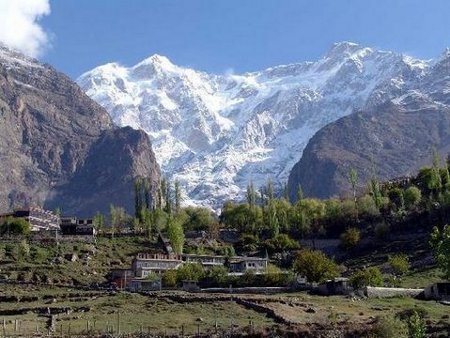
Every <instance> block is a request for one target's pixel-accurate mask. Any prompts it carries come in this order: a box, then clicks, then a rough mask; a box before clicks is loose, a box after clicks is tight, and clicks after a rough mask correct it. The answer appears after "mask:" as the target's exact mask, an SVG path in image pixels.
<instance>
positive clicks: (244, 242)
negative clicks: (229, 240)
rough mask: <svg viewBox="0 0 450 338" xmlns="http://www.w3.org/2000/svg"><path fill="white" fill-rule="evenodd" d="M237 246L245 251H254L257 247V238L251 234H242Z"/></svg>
mask: <svg viewBox="0 0 450 338" xmlns="http://www.w3.org/2000/svg"><path fill="white" fill-rule="evenodd" d="M239 245H240V246H241V247H242V249H244V250H245V251H255V250H256V249H257V248H258V246H259V238H258V236H256V235H252V234H242V236H241V238H240V240H239Z"/></svg>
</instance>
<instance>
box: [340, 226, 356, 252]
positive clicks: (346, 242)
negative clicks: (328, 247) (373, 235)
mask: <svg viewBox="0 0 450 338" xmlns="http://www.w3.org/2000/svg"><path fill="white" fill-rule="evenodd" d="M360 240H361V232H360V231H359V229H356V228H348V229H347V230H345V232H344V233H342V234H341V245H342V247H343V248H345V249H351V248H354V247H355V246H357V245H358V243H359V241H360Z"/></svg>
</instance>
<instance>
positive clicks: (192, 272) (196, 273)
mask: <svg viewBox="0 0 450 338" xmlns="http://www.w3.org/2000/svg"><path fill="white" fill-rule="evenodd" d="M176 271H177V282H182V281H184V280H191V281H196V282H198V281H199V280H200V279H202V278H203V277H205V272H204V271H203V267H202V266H201V265H200V264H198V263H187V264H184V265H183V266H182V267H180V268H178V270H176Z"/></svg>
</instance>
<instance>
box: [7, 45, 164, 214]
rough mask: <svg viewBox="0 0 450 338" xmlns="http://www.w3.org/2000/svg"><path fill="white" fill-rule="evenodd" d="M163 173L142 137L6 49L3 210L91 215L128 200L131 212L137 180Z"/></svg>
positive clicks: (61, 78)
mask: <svg viewBox="0 0 450 338" xmlns="http://www.w3.org/2000/svg"><path fill="white" fill-rule="evenodd" d="M107 142H108V143H111V144H113V146H109V145H107V144H106V143H107ZM158 170H159V169H158V165H157V163H156V161H155V158H154V154H153V152H152V150H151V146H150V144H149V140H148V138H147V137H146V136H144V135H142V132H139V131H135V130H132V129H131V128H125V129H116V127H114V126H113V123H112V121H111V118H110V117H109V115H108V113H107V112H106V111H105V110H104V109H103V108H102V107H101V106H99V105H98V104H97V103H95V102H94V101H92V100H91V99H90V98H89V97H88V96H86V95H85V94H84V92H83V91H82V90H81V89H80V88H79V87H78V86H77V85H76V84H75V83H74V82H73V81H71V80H70V79H69V78H68V77H66V76H65V75H63V74H61V73H58V72H57V71H55V70H54V69H53V68H51V67H50V66H48V65H43V64H40V63H39V62H37V61H36V60H34V59H30V58H27V57H25V56H23V55H21V54H19V53H16V52H14V51H11V50H9V49H7V48H6V47H3V46H0V210H1V211H5V210H8V209H11V208H14V207H21V206H24V205H26V204H40V205H45V206H46V207H48V208H54V207H61V208H62V209H63V211H64V212H65V213H77V214H79V215H85V216H86V215H89V214H91V213H92V212H94V211H97V210H98V211H106V210H107V208H108V207H109V203H110V202H117V203H118V204H119V203H120V202H121V200H122V198H123V200H124V202H125V206H127V207H128V208H131V206H132V203H130V201H131V199H132V194H133V191H132V189H128V188H129V187H128V186H129V185H130V184H131V183H130V182H131V181H132V179H133V177H135V176H138V175H141V176H152V177H153V178H154V179H155V180H157V179H158V178H159V171H158ZM111 172H114V175H109V173H111ZM119 174H120V177H119V176H118V175H119ZM119 196H121V197H120V198H119ZM120 204H122V203H120Z"/></svg>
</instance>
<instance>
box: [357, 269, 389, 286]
mask: <svg viewBox="0 0 450 338" xmlns="http://www.w3.org/2000/svg"><path fill="white" fill-rule="evenodd" d="M350 284H351V285H352V286H353V288H355V289H361V288H364V287H366V286H383V275H382V274H381V271H380V269H378V268H377V267H370V268H367V269H364V270H358V271H356V272H355V273H354V274H353V275H352V276H351V277H350Z"/></svg>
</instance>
